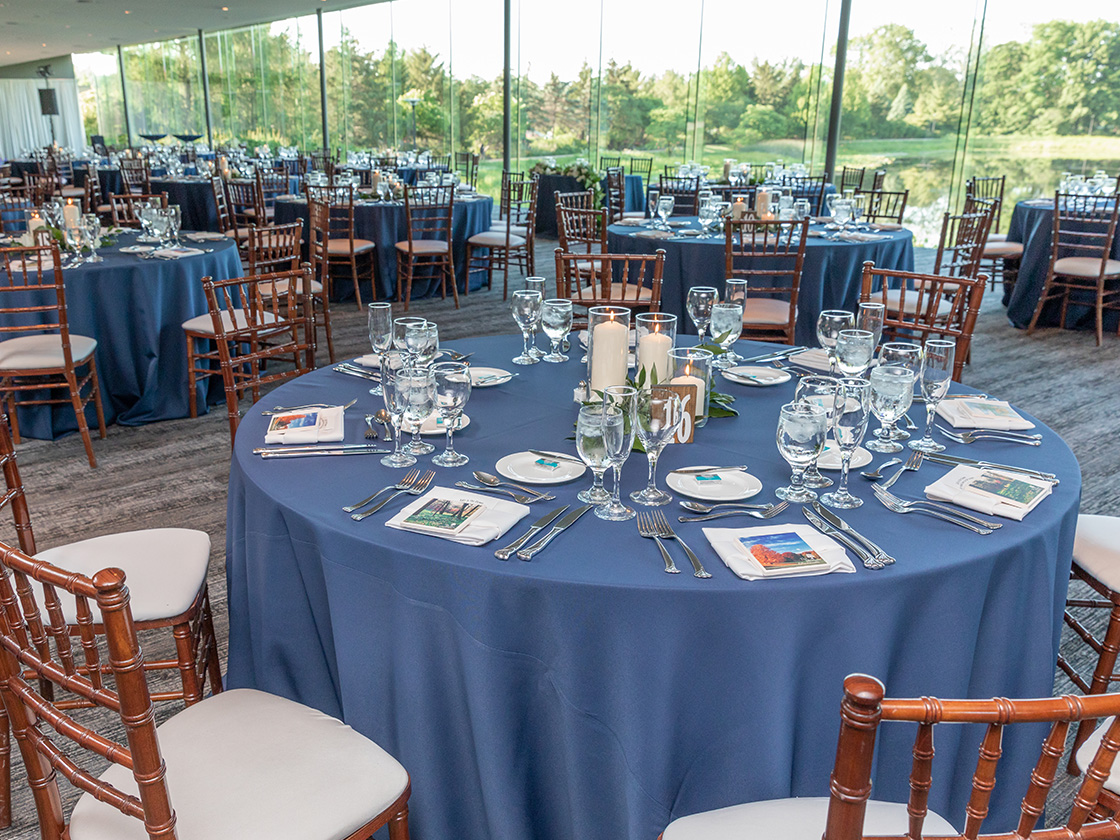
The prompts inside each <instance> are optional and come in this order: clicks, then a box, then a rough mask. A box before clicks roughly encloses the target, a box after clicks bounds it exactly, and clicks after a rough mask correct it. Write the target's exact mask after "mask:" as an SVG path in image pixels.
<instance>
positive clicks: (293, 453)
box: [261, 448, 393, 459]
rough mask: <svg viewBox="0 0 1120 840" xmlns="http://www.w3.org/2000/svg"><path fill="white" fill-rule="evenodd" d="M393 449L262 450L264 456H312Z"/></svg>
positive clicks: (358, 453)
mask: <svg viewBox="0 0 1120 840" xmlns="http://www.w3.org/2000/svg"><path fill="white" fill-rule="evenodd" d="M392 451H393V450H392V449H374V448H369V449H299V450H295V451H292V450H290V449H285V450H281V451H275V452H262V453H261V457H262V458H266V459H268V458H312V457H315V456H316V455H388V454H389V453H390V452H392Z"/></svg>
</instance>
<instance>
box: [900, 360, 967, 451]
mask: <svg viewBox="0 0 1120 840" xmlns="http://www.w3.org/2000/svg"><path fill="white" fill-rule="evenodd" d="M956 349H957V343H956V342H955V341H952V340H950V339H940V338H938V339H930V340H929V341H927V342H926V346H925V348H924V351H923V353H922V373H921V382H922V396H923V397H925V401H926V433H925V435H924V436H923V437H922V439H921V440H912V441H910V448H911V449H917V450H918V451H919V452H942V451H944V449H945V447H944V446H942V445H941V444H940V443H938V442H937V441H935V440H934V439H933V437H932V434H931V433H932V432H933V417H934V415H935V414H936V413H937V406H938V403H940V402H941V400H942V399H944V397H945V395H946V394H947V393H949V382H950V380H951V379H952V378H953V357H954V356H955V355H956Z"/></svg>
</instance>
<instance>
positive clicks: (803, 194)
mask: <svg viewBox="0 0 1120 840" xmlns="http://www.w3.org/2000/svg"><path fill="white" fill-rule="evenodd" d="M762 186H766V187H772V188H773V189H779V190H782V192H783V193H789V192H790V187H789V185H788V184H780V183H776V184H765V185H762ZM710 188H711V190H712V192H714V193H716V194H717V195H718V196H719V197H720V200H721V201H734V199H735V196H736V195H738V194H741V193H745V192H748V191H750V190H755V189H758V187H747V188H743V187H733V186H731V185H730V184H712V185H711V187H710ZM792 194H793V199H794V201H796V200H797V199H799V198H808V199H810V200H811V201H812V203H813V205H814V207H813V208H812V210H811V212H812V214H813V215H814V216H824V215H827V214H826V213H825V207H823V206H822V205H823V203H824V201H825V200H826V199H827V198H828V197H829V196H830V195H835V194H836V186H835V185H834V184H831V183H826V184H825V185H824V192H823V193H821V198H820V201H818V200H817V191H816V190H804V189H795V190H793V191H792Z"/></svg>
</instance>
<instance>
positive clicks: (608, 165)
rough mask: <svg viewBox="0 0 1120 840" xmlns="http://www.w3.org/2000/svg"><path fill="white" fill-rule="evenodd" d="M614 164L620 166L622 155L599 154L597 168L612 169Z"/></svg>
mask: <svg viewBox="0 0 1120 840" xmlns="http://www.w3.org/2000/svg"><path fill="white" fill-rule="evenodd" d="M616 166H622V157H621V156H620V155H616V156H614V157H612V156H610V155H599V168H600V169H613V168H614V167H616Z"/></svg>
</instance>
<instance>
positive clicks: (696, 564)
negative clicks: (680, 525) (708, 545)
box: [650, 510, 712, 578]
mask: <svg viewBox="0 0 1120 840" xmlns="http://www.w3.org/2000/svg"><path fill="white" fill-rule="evenodd" d="M650 514H651V517H652V519H653V524H654V526H655V527H656V528H657V535H658V536H659V537H661V538H663V539H668V540H676V541H677V542H678V543H679V544H680V547H681V548H683V549H684V553H685V554H686V555H687V556H688V560H689V562H690V563H692V570H693V571H692V576H693V577H698V578H710V577H711V576H712V575H711V573H710V572H708V571H707V570H706V569H705V568H704V566H703V565H702V564H701V563H700V558H699V557H697V556H696V554H695V553H694V552H693V551H692V549H691V548H689V547H688V544H687V543H686V542H685V541H684V540H682V539H681V538H680V537H678V536H677V533H676V531H674V530H673V528H672V526H671V525H670V524H669V520H668V519H666V518H665V514H664V513H663V512H662V511H660V510H655V511H651V512H650Z"/></svg>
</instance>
